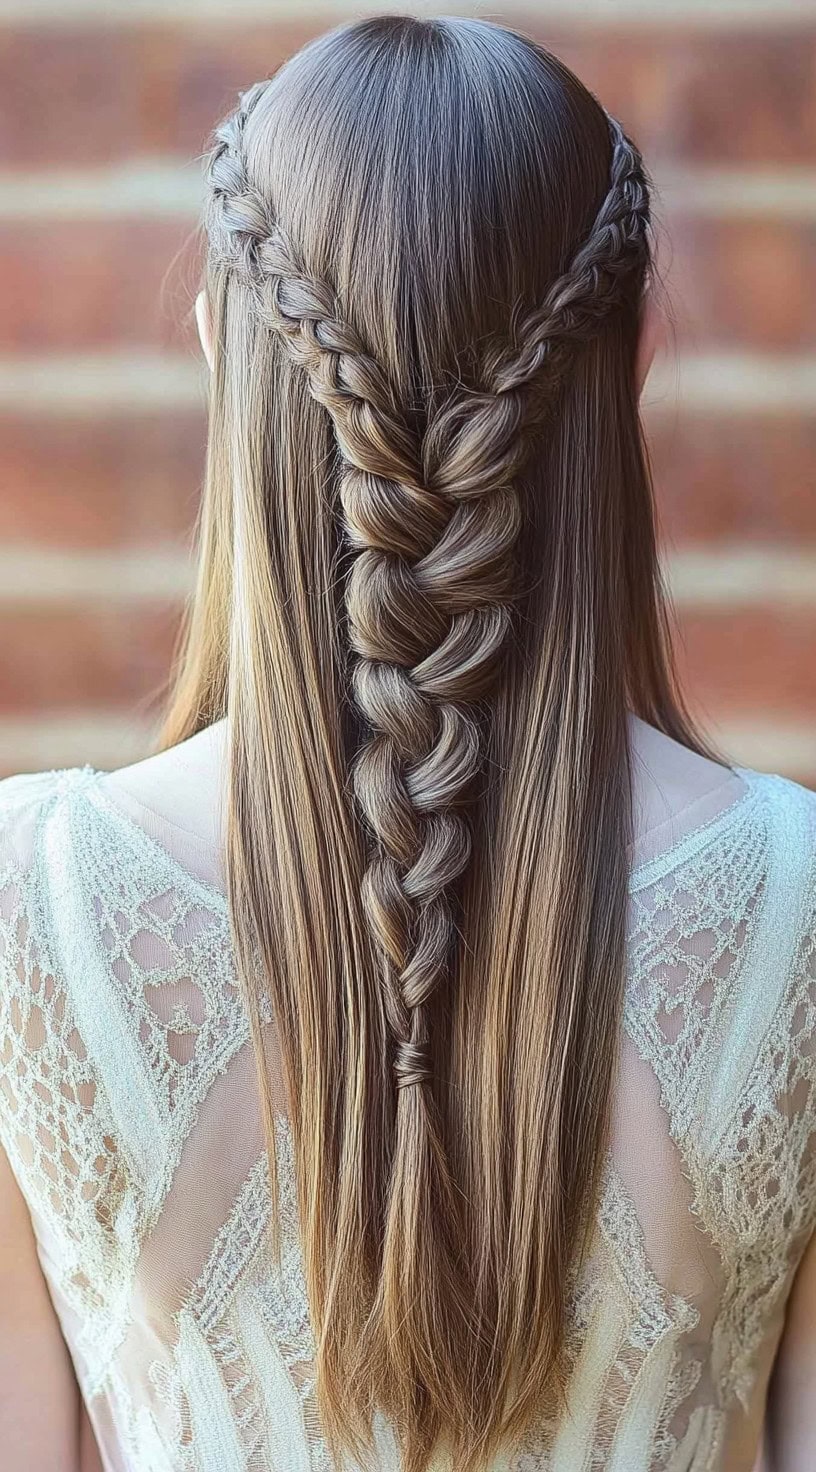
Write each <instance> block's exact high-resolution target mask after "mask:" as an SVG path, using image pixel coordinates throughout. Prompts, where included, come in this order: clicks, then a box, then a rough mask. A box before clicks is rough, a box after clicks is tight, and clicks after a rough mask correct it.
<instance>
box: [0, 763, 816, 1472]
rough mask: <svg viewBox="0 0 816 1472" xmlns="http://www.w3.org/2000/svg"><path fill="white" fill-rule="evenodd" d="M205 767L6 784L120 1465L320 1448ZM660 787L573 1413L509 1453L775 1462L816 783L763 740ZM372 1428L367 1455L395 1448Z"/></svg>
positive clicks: (77, 1252) (23, 952)
mask: <svg viewBox="0 0 816 1472" xmlns="http://www.w3.org/2000/svg"><path fill="white" fill-rule="evenodd" d="M641 756H642V758H643V759H644V760H646V761H648V752H646V754H645V756H644V749H643V748H642V750H641ZM182 786H183V787H184V784H182ZM178 790H179V788H178V784H176V791H178ZM185 791H187V792H188V794H189V792H190V791H192V792H193V797H189V796H188V798H187V799H185V798H184V797H183V796H182V797H179V798H176V799H175V801H176V808H175V809H173V808H172V807H168V804H167V800H166V793H165V794H162V800H161V801H159V794H158V792H157V793H156V802H155V804H153V803H152V802H147V801H144V793H142V795H141V799H140V800H137V798H136V797H134V796H133V794H132V792H131V793H130V794H129V793H128V791H127V785H126V784H120V785H119V786H118V787H117V786H116V784H115V783H113V784H111V783H110V782H109V781H108V780H107V779H106V778H104V777H103V776H102V774H100V773H97V772H94V771H93V770H91V769H89V768H83V769H74V770H70V771H66V772H59V773H48V774H43V775H38V776H30V777H19V778H13V779H9V780H7V781H6V782H3V783H2V784H0V1139H2V1144H3V1147H4V1148H5V1150H6V1152H7V1154H8V1156H9V1159H10V1161H11V1163H12V1166H13V1169H14V1171H15V1174H16V1176H17V1178H18V1180H19V1182H20V1185H21V1188H22V1190H23V1193H24V1195H25V1197H26V1199H27V1202H28V1205H29V1208H30V1211H31V1216H32V1220H33V1223H34V1227H35V1231H36V1235H37V1240H38V1245H39V1251H40V1257H41V1261H42V1265H43V1270H44V1272H45V1275H46V1278H47V1281H48V1284H49V1288H50V1291H51V1294H52V1298H53V1301H54V1303H55V1306H56V1309H57V1312H58V1314H59V1316H60V1319H61V1322H62V1325H63V1330H64V1333H65V1337H66V1340H67V1342H68V1345H69V1347H70V1350H71V1354H72V1356H73V1360H74V1364H75V1366H76V1371H77V1375H78V1378H79V1382H80V1385H81V1389H82V1393H83V1396H84V1398H85V1400H86V1403H87V1406H88V1409H89V1414H90V1417H91V1420H92V1422H93V1425H94V1428H95V1432H96V1435H97V1439H98V1442H99V1445H100V1448H101V1451H102V1454H103V1459H104V1463H105V1466H106V1468H107V1469H109V1472H136V1469H138V1472H254V1469H258V1472H260V1469H269V1472H307V1469H308V1472H316V1469H328V1468H329V1465H330V1464H329V1460H328V1453H327V1450H326V1447H325V1444H324V1441H323V1439H322V1436H321V1430H320V1426H319V1423H318V1419H317V1415H316V1410H315V1399H314V1385H313V1379H312V1371H311V1356H312V1352H313V1344H312V1337H311V1330H310V1324H309V1313H308V1305H307V1301H306V1294H305V1287H304V1283H303V1275H302V1268H301V1258H300V1250H299V1244H298V1224H297V1211H296V1205H295V1191H294V1178H293V1173H292V1155H291V1139H290V1135H289V1127H288V1124H287V1121H286V1117H285V1112H284V1103H283V1098H282V1095H281V1097H280V1099H279V1110H280V1113H279V1119H278V1134H277V1149H278V1158H279V1168H280V1182H281V1235H282V1242H283V1252H282V1258H281V1264H280V1267H279V1268H278V1267H277V1266H276V1265H275V1264H274V1262H273V1260H272V1258H271V1256H270V1254H269V1253H268V1251H267V1247H266V1237H265V1227H266V1225H267V1222H268V1216H269V1209H270V1207H269V1194H268V1182H267V1175H266V1167H265V1160H264V1156H263V1142H262V1131H261V1125H260V1117H259V1109H258V1101H257V1094H256V1086H255V1075H254V1063H253V1059H252V1054H251V1047H250V1043H249V1036H248V1029H247V1025H246V1021H245V1017H244V1013H243V1009H242V1006H241V1002H240V997H239V994H238V989H237V986H236V978H235V975H234V967H233V958H232V951H231V946H230V938H229V925H228V915H227V907H226V902H225V899H224V896H223V893H222V890H221V889H220V887H219V882H220V881H219V872H218V866H217V858H216V856H215V848H214V846H213V845H212V844H211V843H209V842H208V841H207V839H206V837H205V836H202V834H201V833H200V832H197V831H194V829H195V825H194V823H193V822H192V820H191V819H190V818H189V814H185V812H184V810H183V804H184V801H185V800H189V801H191V802H193V803H194V784H193V786H191V785H190V784H187V786H186V787H185ZM664 803H665V806H664V808H663V809H661V807H660V806H659V805H658V806H654V798H652V804H653V805H652V807H651V808H649V807H641V810H640V822H639V829H638V831H640V832H641V833H642V834H643V835H644V837H643V838H642V839H641V840H640V841H639V844H638V849H637V851H636V852H635V853H634V854H633V863H632V870H631V878H630V893H629V934H628V972H627V987H626V1005H625V1022H624V1030H623V1035H622V1039H621V1046H620V1061H619V1069H618V1078H617V1085H616V1093H615V1111H614V1122H613V1131H612V1139H611V1143H610V1149H609V1154H608V1158H607V1162H606V1173H605V1181H604V1190H603V1195H602V1200H601V1204H600V1209H599V1211H598V1214H597V1222H596V1231H595V1237H594V1247H593V1251H592V1253H591V1255H590V1259H589V1261H588V1262H587V1263H586V1265H585V1267H584V1269H583V1270H582V1273H581V1275H580V1278H579V1279H578V1280H577V1281H575V1282H574V1283H573V1285H572V1291H571V1304H570V1320H569V1349H570V1356H571V1361H572V1365H573V1370H572V1378H571V1382H570V1387H569V1414H568V1415H565V1416H563V1417H562V1418H561V1419H560V1420H559V1421H558V1423H557V1424H548V1423H546V1422H545V1421H542V1422H541V1424H540V1425H539V1426H538V1427H536V1428H535V1429H534V1431H533V1432H532V1433H531V1434H530V1436H529V1437H528V1440H527V1444H526V1445H525V1446H524V1447H523V1448H521V1449H516V1450H515V1451H514V1452H513V1453H512V1454H510V1453H508V1455H507V1456H506V1457H504V1458H503V1459H500V1460H499V1461H497V1463H496V1472H499V1469H501V1472H545V1469H547V1472H591V1469H594V1468H605V1469H608V1472H657V1469H664V1472H750V1469H751V1467H752V1465H753V1461H754V1456H755V1453H756V1447H757V1438H758V1435H759V1429H760V1424H761V1420H762V1414H763V1406H764V1396H765V1390H766V1385H767V1379H768V1375H769V1372H770V1368H771V1365H772V1361H773V1356H774V1352H775V1349H776V1344H777V1341H778V1337H779V1334H780V1331H781V1325H782V1316H783V1312H784V1306H785V1300H786V1297H787V1294H788V1291H789V1288H790V1284H791V1282H792V1278H793V1274H794V1271H795V1268H796V1265H797V1264H798V1262H799V1260H800V1258H801V1256H802V1254H803V1251H804V1248H805V1246H806V1244H807V1241H808V1239H809V1237H810V1235H811V1234H812V1231H813V1227H814V1223H815V1222H816V1151H815V1150H814V1145H815V1144H816V1058H814V1049H815V1048H816V1043H814V1024H816V794H813V793H811V792H809V791H807V790H806V789H805V788H803V787H800V786H798V785H797V784H796V783H793V782H790V781H786V780H784V779H782V778H781V777H777V776H772V775H766V774H760V773H756V772H753V771H751V770H748V769H746V768H736V769H734V770H733V772H732V773H730V774H729V775H728V776H727V779H726V780H725V781H722V782H719V783H718V784H715V785H714V786H712V785H711V784H710V781H709V783H708V785H707V786H706V785H704V786H703V788H701V790H700V791H699V792H697V793H695V792H693V791H692V790H690V789H689V788H687V789H686V791H685V801H684V802H683V803H682V804H679V805H678V803H677V801H676V800H674V799H672V798H671V797H670V796H669V797H665V796H664ZM179 804H181V806H179ZM168 812H169V813H170V814H172V816H171V817H169V818H168V816H167V815H168ZM188 819H189V821H188ZM376 1430H377V1443H376V1456H375V1459H374V1461H373V1463H372V1466H373V1467H374V1468H375V1469H377V1472H386V1469H387V1472H396V1469H397V1467H398V1465H399V1460H398V1455H397V1451H396V1447H395V1444H394V1439H393V1437H392V1435H391V1434H390V1431H389V1428H388V1427H387V1425H385V1424H384V1423H381V1424H379V1425H378V1426H377V1428H376ZM348 1465H349V1467H350V1466H351V1465H352V1464H351V1463H349V1464H348Z"/></svg>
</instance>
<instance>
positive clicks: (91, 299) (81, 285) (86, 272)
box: [0, 218, 201, 353]
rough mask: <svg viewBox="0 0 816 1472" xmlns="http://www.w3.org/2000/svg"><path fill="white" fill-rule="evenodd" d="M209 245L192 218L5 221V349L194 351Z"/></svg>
mask: <svg viewBox="0 0 816 1472" xmlns="http://www.w3.org/2000/svg"><path fill="white" fill-rule="evenodd" d="M200 256H201V242H200V239H199V238H198V232H197V230H196V227H195V224H194V222H192V221H185V220H175V221H167V220H151V219H144V218H142V219H128V218H124V219H109V220H82V219H79V220H59V221H54V220H39V221H31V220H24V221H14V222H12V223H9V222H6V223H2V224H0V279H2V281H3V292H2V295H0V352H3V353H10V352H15V351H16V352H21V353H37V352H41V351H43V350H45V349H48V350H50V351H55V352H60V351H63V350H66V349H67V350H70V349H71V348H81V349H83V350H85V349H91V348H100V347H108V346H116V347H122V346H129V347H143V346H144V347H148V346H167V345H174V346H179V345H184V346H185V347H190V348H195V342H196V338H195V323H194V320H193V302H194V300H195V294H196V292H197V290H198V286H199V278H200Z"/></svg>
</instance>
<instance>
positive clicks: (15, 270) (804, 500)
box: [0, 0, 816, 786]
mask: <svg viewBox="0 0 816 1472" xmlns="http://www.w3.org/2000/svg"><path fill="white" fill-rule="evenodd" d="M387 8H394V9H400V10H402V11H411V12H412V13H417V14H431V13H434V9H438V10H441V11H443V12H444V11H447V12H451V11H453V10H456V9H463V10H466V11H467V12H468V13H471V14H473V13H475V14H481V15H484V16H486V17H490V18H497V19H506V20H508V21H510V22H511V23H513V24H517V25H519V26H520V27H522V28H523V29H525V30H526V31H528V32H529V33H530V34H532V35H534V36H535V37H536V38H537V39H539V40H541V41H543V42H544V43H545V44H546V45H547V46H549V47H550V48H551V49H553V50H554V51H556V52H557V53H558V54H559V55H560V56H562V57H563V58H564V59H565V60H566V61H567V62H568V64H569V65H570V66H572V67H573V68H574V69H575V70H576V71H577V72H578V73H579V75H580V76H581V77H582V78H583V79H584V81H585V82H587V83H588V84H589V85H590V86H591V87H592V88H593V89H594V90H595V91H596V92H597V93H598V95H599V96H600V98H601V99H602V101H603V102H604V103H605V104H606V105H607V106H608V107H609V108H610V110H612V111H613V112H615V113H616V114H617V115H618V117H620V118H621V120H622V121H623V122H624V124H625V126H626V127H627V128H628V130H629V131H631V132H632V133H633V134H634V136H635V138H636V139H637V140H638V142H639V144H640V146H641V148H642V149H643V151H644V153H645V155H646V158H647V162H648V163H649V165H650V167H651V169H652V172H653V174H654V177H655V180H656V183H657V186H658V190H659V193H660V204H659V208H660V211H661V216H662V235H663V244H662V250H663V261H662V267H663V271H664V273H665V275H666V279H667V283H668V287H669V291H670V293H671V299H672V303H673V307H674V313H675V317H676V334H675V337H676V341H675V348H674V351H673V353H672V355H671V357H670V358H666V359H664V361H663V362H661V363H660V364H658V365H657V366H656V368H655V370H654V372H653V374H652V377H651V379H650V382H649V385H648V390H647V401H648V402H647V406H646V410H645V414H646V422H647V427H648V433H649V440H650V445H651V451H652V456H653V461H654V469H655V476H656V482H657V497H658V509H659V515H660V521H661V534H662V544H663V551H664V557H665V563H666V572H667V579H668V582H669V586H670V588H671V591H672V594H673V598H674V602H675V607H676V611H677V618H678V623H679V641H678V648H679V660H680V666H681V670H682V672H683V674H684V676H685V681H686V686H687V689H688V691H689V694H690V697H691V702H692V704H693V707H694V709H695V711H696V712H697V713H698V714H700V715H701V716H702V718H703V720H704V722H705V723H706V725H707V727H708V729H709V730H710V731H711V732H712V733H713V734H714V736H715V737H716V738H717V739H718V741H719V742H720V743H721V745H722V746H723V747H724V749H725V751H726V753H727V755H729V756H730V757H731V758H732V759H733V760H736V761H740V762H743V763H746V764H749V765H755V766H759V767H762V768H765V769H766V770H771V771H776V772H781V773H783V774H785V775H789V776H793V777H795V778H797V780H799V781H803V782H805V783H807V784H809V785H812V786H816V248H814V247H816V0H705V3H702V0H563V3H557V0H527V3H525V0H520V3H518V4H516V5H514V6H512V7H508V8H506V9H504V8H501V7H498V6H490V7H488V6H482V5H477V4H470V5H464V6H461V7H460V6H457V5H456V4H451V3H448V4H445V3H444V0H443V3H442V4H441V5H440V6H439V7H434V8H431V7H429V6H425V5H424V4H419V5H412V4H410V3H409V4H403V5H400V6H394V7H390V6H388V5H382V4H376V5H360V4H358V5H356V6H348V5H346V4H342V3H339V0H323V3H321V4H315V3H313V0H291V3H285V0H217V3H216V0H0V153H1V154H2V157H0V615H1V618H2V622H0V772H2V773H7V772H12V771H20V770H27V769H34V768H40V767H51V766H63V765H71V764H74V763H76V762H84V761H89V762H91V763H93V764H95V765H97V766H101V767H107V766H113V765H117V764H121V763H122V762H125V761H128V760H133V759H135V758H136V757H137V756H139V755H140V754H142V753H144V752H146V751H147V750H148V749H149V745H150V741H151V738H152V736H153V733H154V732H155V728H156V718H157V712H158V710H159V708H160V700H161V694H162V691H163V688H164V686H165V682H166V678H167V672H168V666H169V660H170V656H171V651H172V647H173V640H174V635H175V631H176V627H177V619H178V613H179V608H180V605H181V600H182V599H183V596H184V593H185V590H186V588H187V586H188V582H189V576H190V563H189V538H190V531H191V527H192V523H193V519H194V515H195V510H196V505H197V499H198V492H199V485H200V479H201V474H202V466H203V451H204V439H205V416H204V405H205V392H204V376H203V373H202V370H201V367H200V364H199V357H198V352H197V347H196V344H195V339H194V332H193V324H192V302H193V297H194V295H195V291H196V288H197V274H198V267H197V251H198V242H197V239H196V235H195V229H196V217H197V211H198V207H199V201H200V163H199V156H200V154H201V152H202V150H203V149H204V147H205V145H206V139H207V134H208V131H209V129H210V128H211V127H212V125H213V123H214V122H215V120H216V118H218V117H219V116H220V115H221V114H222V113H223V112H225V111H226V110H227V109H228V108H230V107H231V106H232V104H233V102H234V99H235V95H236V92H237V90H238V89H239V88H242V87H244V86H246V85H248V84H249V83H250V82H251V81H254V80H256V79H258V78H259V77H261V76H264V75H267V74H268V73H269V72H270V71H272V70H273V69H274V68H275V66H276V65H277V64H278V62H279V61H280V60H281V59H282V58H283V57H284V56H286V55H287V54H288V53H289V52H290V51H292V50H293V49H294V48H296V47H297V46H299V45H300V44H301V43H302V42H303V41H305V40H306V39H307V37H309V36H310V35H312V34H314V33H315V32H317V31H320V30H323V29H325V28H326V27H327V26H329V25H332V24H335V23H336V22H338V21H339V20H341V19H343V18H346V17H347V16H352V15H361V14H363V13H365V12H366V11H369V10H370V11H375V10H382V9H387Z"/></svg>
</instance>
